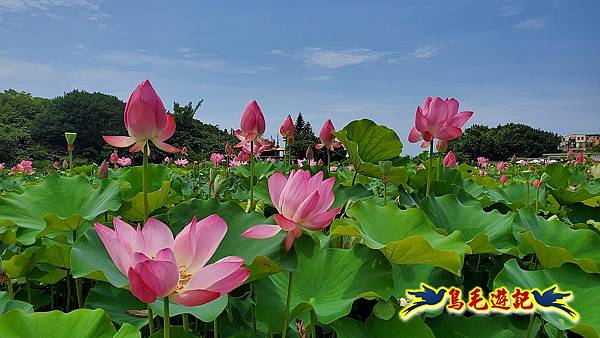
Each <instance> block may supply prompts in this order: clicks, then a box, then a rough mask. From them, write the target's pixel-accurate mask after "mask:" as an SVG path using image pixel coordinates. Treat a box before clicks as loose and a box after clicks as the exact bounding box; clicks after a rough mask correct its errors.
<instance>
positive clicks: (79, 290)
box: [74, 278, 83, 309]
mask: <svg viewBox="0 0 600 338" xmlns="http://www.w3.org/2000/svg"><path fill="white" fill-rule="evenodd" d="M74 279H75V293H76V294H77V306H78V308H80V309H81V308H83V284H82V281H81V279H80V278H74Z"/></svg>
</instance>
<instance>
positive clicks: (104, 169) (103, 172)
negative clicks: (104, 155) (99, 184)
mask: <svg viewBox="0 0 600 338" xmlns="http://www.w3.org/2000/svg"><path fill="white" fill-rule="evenodd" d="M98 177H100V178H101V179H105V178H108V163H107V162H106V160H104V161H102V164H101V165H100V167H99V168H98Z"/></svg>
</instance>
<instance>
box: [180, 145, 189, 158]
mask: <svg viewBox="0 0 600 338" xmlns="http://www.w3.org/2000/svg"><path fill="white" fill-rule="evenodd" d="M180 152H181V155H184V156H188V155H189V152H188V148H187V147H183V148H181V151H180Z"/></svg>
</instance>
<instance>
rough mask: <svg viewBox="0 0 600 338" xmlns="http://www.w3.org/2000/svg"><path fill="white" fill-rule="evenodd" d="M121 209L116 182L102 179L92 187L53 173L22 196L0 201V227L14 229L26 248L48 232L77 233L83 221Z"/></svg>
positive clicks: (13, 195) (12, 195) (85, 180)
mask: <svg viewBox="0 0 600 338" xmlns="http://www.w3.org/2000/svg"><path fill="white" fill-rule="evenodd" d="M120 206H121V197H120V191H119V183H118V182H117V181H115V180H102V183H101V184H100V186H99V187H97V188H94V187H92V185H91V184H90V183H88V181H87V179H85V178H84V177H82V176H74V177H64V176H58V175H56V174H52V175H50V176H48V177H47V178H46V179H45V180H44V181H42V183H40V184H38V185H35V186H31V187H29V188H28V189H27V190H26V191H25V192H24V193H23V194H21V195H17V194H14V193H10V194H7V195H6V196H4V197H2V198H0V225H7V224H8V225H10V226H14V227H16V240H17V241H19V242H20V243H22V244H26V245H29V244H32V243H33V242H34V241H35V239H36V238H38V237H41V236H43V235H44V234H47V233H50V232H57V231H73V230H76V229H77V228H78V227H79V226H80V225H81V224H83V223H84V222H85V221H86V220H88V221H89V220H93V219H95V218H96V217H97V216H98V215H100V214H102V213H103V212H105V211H108V210H113V211H114V210H117V209H119V207H120ZM0 227H1V226H0Z"/></svg>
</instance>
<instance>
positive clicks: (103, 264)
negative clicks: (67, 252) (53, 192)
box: [71, 228, 129, 288]
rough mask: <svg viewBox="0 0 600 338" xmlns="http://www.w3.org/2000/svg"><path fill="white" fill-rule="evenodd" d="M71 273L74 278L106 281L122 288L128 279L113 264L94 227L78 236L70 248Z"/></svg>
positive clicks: (127, 282)
mask: <svg viewBox="0 0 600 338" xmlns="http://www.w3.org/2000/svg"><path fill="white" fill-rule="evenodd" d="M71 273H72V274H73V277H75V278H81V277H85V278H90V279H95V280H101V281H107V282H109V283H110V284H112V285H114V286H116V287H118V288H122V287H125V286H126V285H128V284H129V280H128V279H127V277H126V276H124V275H123V274H122V273H121V271H119V269H117V267H116V266H115V264H114V263H113V261H112V259H111V258H110V256H109V255H108V252H107V251H106V249H105V248H104V244H103V243H102V241H101V240H100V237H98V234H97V233H96V230H95V229H94V228H91V229H88V230H87V231H86V232H85V233H84V234H83V236H80V237H79V238H78V239H77V241H76V242H75V245H73V249H71Z"/></svg>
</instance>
